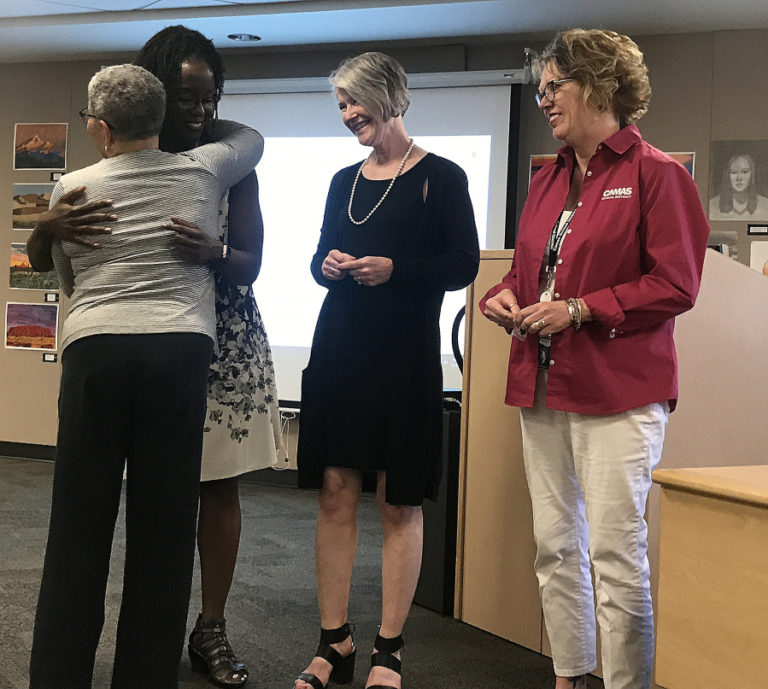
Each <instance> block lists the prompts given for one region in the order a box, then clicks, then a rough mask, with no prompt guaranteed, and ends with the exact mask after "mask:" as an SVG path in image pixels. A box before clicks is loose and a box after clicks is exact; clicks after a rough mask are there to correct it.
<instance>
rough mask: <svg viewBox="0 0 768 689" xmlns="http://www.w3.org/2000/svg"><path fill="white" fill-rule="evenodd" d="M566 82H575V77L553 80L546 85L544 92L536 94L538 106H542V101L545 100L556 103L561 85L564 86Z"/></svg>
mask: <svg viewBox="0 0 768 689" xmlns="http://www.w3.org/2000/svg"><path fill="white" fill-rule="evenodd" d="M566 81H575V77H565V78H563V79H552V81H548V82H547V83H546V84H544V91H537V92H536V105H541V101H542V100H544V99H545V98H546V99H547V100H548V101H549V102H550V103H554V102H555V94H556V93H557V92H558V90H559V88H560V84H564V83H565V82H566Z"/></svg>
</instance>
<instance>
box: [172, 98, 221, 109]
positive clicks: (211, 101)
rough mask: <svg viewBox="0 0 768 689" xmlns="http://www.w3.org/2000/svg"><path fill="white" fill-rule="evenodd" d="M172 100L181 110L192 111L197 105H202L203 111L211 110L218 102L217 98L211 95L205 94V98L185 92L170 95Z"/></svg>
mask: <svg viewBox="0 0 768 689" xmlns="http://www.w3.org/2000/svg"><path fill="white" fill-rule="evenodd" d="M172 97H173V100H174V101H175V102H176V104H177V105H178V106H179V108H181V109H182V110H186V111H192V110H197V108H198V106H200V105H202V106H203V110H204V111H205V112H208V111H213V110H215V109H216V106H217V105H218V104H219V99H218V98H217V97H216V96H215V95H213V96H206V97H205V98H197V97H196V96H191V95H189V94H187V93H180V94H176V95H172Z"/></svg>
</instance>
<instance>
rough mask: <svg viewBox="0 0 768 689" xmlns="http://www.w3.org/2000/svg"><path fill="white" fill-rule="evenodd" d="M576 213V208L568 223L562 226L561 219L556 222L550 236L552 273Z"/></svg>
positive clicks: (549, 263)
mask: <svg viewBox="0 0 768 689" xmlns="http://www.w3.org/2000/svg"><path fill="white" fill-rule="evenodd" d="M575 212H576V209H575V208H574V209H573V210H572V211H571V213H570V215H569V216H568V218H567V219H566V221H565V222H564V223H562V224H560V218H558V219H557V220H556V221H555V226H554V227H553V228H552V234H550V235H549V256H548V257H547V268H548V271H551V270H552V269H553V268H554V267H555V262H556V261H557V255H558V254H559V253H560V247H561V246H562V245H563V240H564V239H565V235H566V234H568V228H569V227H570V225H571V220H573V214H574V213H575ZM561 217H562V216H561Z"/></svg>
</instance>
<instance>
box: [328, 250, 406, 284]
mask: <svg viewBox="0 0 768 689" xmlns="http://www.w3.org/2000/svg"><path fill="white" fill-rule="evenodd" d="M336 267H337V268H339V269H340V270H346V271H347V272H348V273H349V274H350V275H351V276H352V278H353V279H354V280H355V282H356V283H357V284H358V285H364V286H365V287H376V286H377V285H383V284H384V283H385V282H388V281H389V278H390V277H392V270H393V268H394V264H393V263H392V259H391V258H385V257H384V256H363V257H362V258H358V259H356V260H354V261H346V262H344V263H339V265H338V266H336Z"/></svg>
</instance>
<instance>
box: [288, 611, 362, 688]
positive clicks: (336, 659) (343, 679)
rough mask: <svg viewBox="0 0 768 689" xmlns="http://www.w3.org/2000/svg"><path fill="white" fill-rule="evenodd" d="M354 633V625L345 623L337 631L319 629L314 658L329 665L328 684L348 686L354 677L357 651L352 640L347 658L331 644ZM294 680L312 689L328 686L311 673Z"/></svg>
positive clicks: (305, 673)
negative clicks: (351, 646) (350, 651)
mask: <svg viewBox="0 0 768 689" xmlns="http://www.w3.org/2000/svg"><path fill="white" fill-rule="evenodd" d="M354 631H355V625H353V624H350V623H349V622H346V623H345V624H343V625H341V627H339V628H338V629H322V628H321V629H320V643H319V644H318V646H317V650H316V651H315V655H314V656H313V657H314V658H322V659H323V660H327V661H328V662H329V663H330V664H331V675H330V677H329V678H328V684H330V683H331V682H334V683H335V684H349V683H350V682H351V681H352V679H353V678H354V676H355V655H357V649H356V648H354V639H353V640H352V644H353V650H352V653H350V654H349V655H347V656H343V655H341V653H339V652H338V651H337V650H336V649H335V648H331V644H339V643H341V642H342V641H344V639H346V638H347V637H348V636H350V637H351V636H352V633H353V632H354ZM296 679H299V680H301V681H302V682H306V683H307V684H309V686H310V687H313V689H325V687H327V686H328V684H323V683H322V682H321V681H320V680H319V679H318V678H317V677H316V676H315V675H313V674H312V673H311V672H302V673H301V674H300V675H299V676H298V677H297V678H296Z"/></svg>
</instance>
